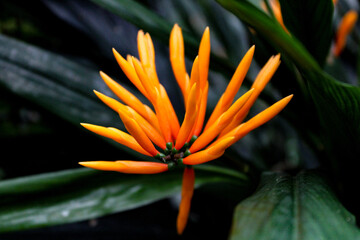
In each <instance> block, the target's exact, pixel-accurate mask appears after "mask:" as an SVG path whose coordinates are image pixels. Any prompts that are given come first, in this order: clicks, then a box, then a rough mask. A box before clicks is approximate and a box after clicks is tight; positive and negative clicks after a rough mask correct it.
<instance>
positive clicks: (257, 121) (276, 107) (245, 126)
mask: <svg viewBox="0 0 360 240" xmlns="http://www.w3.org/2000/svg"><path fill="white" fill-rule="evenodd" d="M292 97H293V95H292V94H291V95H289V96H287V97H285V98H283V99H281V100H279V101H278V102H276V103H274V104H273V105H271V106H270V107H268V108H267V109H265V110H264V111H262V112H260V113H258V114H257V115H256V116H254V117H253V118H251V119H250V120H248V121H247V122H245V123H242V124H241V125H239V126H237V127H236V128H234V129H233V130H231V131H230V132H228V133H226V134H225V135H224V136H222V137H219V139H217V140H216V141H215V142H213V143H212V144H210V146H209V147H211V146H213V145H214V144H217V143H218V142H219V141H221V140H222V139H225V138H228V137H234V140H233V143H235V142H236V141H238V140H239V139H241V138H243V137H244V136H246V135H247V134H248V133H249V132H251V131H252V130H254V129H255V128H258V127H260V126H261V125H263V124H264V123H266V122H268V121H270V120H271V119H272V118H274V117H275V116H276V115H277V114H279V112H280V111H281V110H283V109H284V108H285V106H286V105H287V104H288V103H289V102H290V100H291V99H292ZM233 143H232V144H233Z"/></svg>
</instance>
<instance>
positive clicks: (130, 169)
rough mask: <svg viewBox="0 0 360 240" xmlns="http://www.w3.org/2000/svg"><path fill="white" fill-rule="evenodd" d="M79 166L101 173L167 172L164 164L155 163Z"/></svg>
mask: <svg viewBox="0 0 360 240" xmlns="http://www.w3.org/2000/svg"><path fill="white" fill-rule="evenodd" d="M79 164H80V165H82V166H84V167H88V168H93V169H97V170H103V171H116V172H121V173H131V174H156V173H161V172H165V171H167V170H168V165H167V164H165V163H156V162H140V161H128V160H121V161H115V162H111V161H93V162H79Z"/></svg>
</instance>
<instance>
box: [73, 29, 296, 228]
mask: <svg viewBox="0 0 360 240" xmlns="http://www.w3.org/2000/svg"><path fill="white" fill-rule="evenodd" d="M137 40H138V51H139V59H137V58H135V57H132V56H126V58H124V57H122V56H121V55H120V54H119V53H118V52H117V51H116V50H115V49H113V53H114V56H115V58H116V60H117V62H118V64H119V66H120V68H121V69H122V70H123V72H124V74H125V75H126V76H127V77H128V78H129V80H130V81H131V82H132V83H133V85H134V86H135V87H136V89H137V90H138V91H139V92H140V93H141V94H143V95H144V97H145V98H146V99H147V100H149V102H150V104H151V105H152V106H149V105H146V104H144V103H142V102H141V101H140V100H139V98H137V97H136V96H135V95H136V94H134V93H132V92H131V91H129V90H128V89H126V88H125V87H124V86H122V85H120V84H119V83H117V82H116V81H115V80H113V79H112V78H110V77H109V76H108V75H106V74H105V73H103V72H100V75H101V78H102V79H103V80H104V82H105V83H106V85H107V86H108V87H109V88H110V89H111V90H112V91H113V92H114V95H115V96H117V97H118V98H119V99H118V100H116V99H114V98H112V97H109V96H106V95H104V94H102V93H100V92H98V91H94V92H95V94H96V95H97V97H98V98H99V99H100V100H101V101H102V102H104V103H105V104H106V105H108V106H109V107H110V108H111V109H113V110H114V111H115V112H117V113H118V114H119V116H120V118H121V120H122V122H123V124H124V126H125V128H126V130H127V131H128V133H126V132H124V131H122V130H119V129H116V128H113V127H103V126H97V125H93V124H88V123H82V124H81V125H82V126H83V127H85V128H86V129H88V130H90V131H92V132H94V133H96V134H99V135H101V136H103V137H106V138H110V139H112V140H114V141H116V142H118V143H120V144H122V145H125V146H127V147H128V148H131V149H132V150H134V151H136V152H139V153H141V154H143V155H146V156H148V157H153V161H132V160H119V161H92V162H80V163H79V164H81V165H82V166H85V167H89V168H93V169H98V170H104V171H117V172H121V173H128V174H155V173H161V172H165V171H168V170H171V169H173V168H176V167H185V169H184V174H183V185H182V194H181V196H182V198H181V203H180V208H179V215H178V219H177V224H176V225H177V232H178V234H182V233H183V231H184V229H185V227H186V224H187V219H188V215H189V212H190V205H191V198H192V195H193V191H194V183H195V172H194V169H193V168H192V167H191V165H196V164H201V163H205V162H208V161H211V160H214V159H217V158H220V157H221V156H222V155H223V154H224V152H225V150H226V149H227V148H228V147H230V146H231V145H232V144H234V143H235V142H236V141H238V140H239V139H241V138H242V137H244V136H245V135H246V134H248V133H249V132H250V131H252V130H254V129H255V128H257V127H259V126H261V125H262V124H264V123H266V122H267V121H269V120H270V119H272V118H273V117H275V116H276V115H277V114H278V113H279V112H280V111H281V110H282V109H283V108H284V107H285V106H286V105H287V104H288V103H289V101H290V100H291V98H292V95H290V96H288V97H286V98H283V99H282V100H280V101H278V102H277V103H275V104H273V105H272V106H270V107H269V108H267V109H265V110H264V111H262V112H261V113H259V114H257V115H256V116H254V117H253V118H251V119H250V120H248V121H246V122H243V121H244V119H245V118H246V116H247V114H248V112H249V110H250V108H251V107H252V105H253V104H254V103H255V101H256V99H257V98H258V96H259V94H260V93H261V92H262V90H263V89H264V88H265V86H266V84H267V83H268V82H269V81H270V79H271V78H272V76H273V75H274V73H275V71H276V70H277V68H278V67H279V65H280V55H279V54H278V55H276V56H272V57H270V59H269V61H268V62H267V63H266V64H265V66H264V67H263V68H262V69H261V71H260V72H259V74H258V76H257V77H256V79H255V81H254V83H253V85H252V87H251V89H250V90H249V91H248V92H246V93H245V94H244V95H243V96H241V97H239V98H238V99H235V97H236V95H237V93H238V91H239V89H240V87H241V84H242V82H243V80H244V78H245V76H246V73H247V71H248V69H249V67H250V64H251V61H252V58H253V55H254V51H255V46H252V47H251V48H250V49H249V50H248V52H247V53H246V54H245V55H244V57H243V59H242V60H241V61H240V63H239V65H238V67H237V68H236V71H235V73H234V75H233V76H232V78H231V80H230V82H229V85H228V87H227V88H226V90H225V92H224V93H223V94H222V95H221V97H220V99H219V101H218V103H217V105H216V107H215V108H214V110H213V112H212V114H211V115H210V118H209V119H208V121H207V123H205V113H206V108H207V97H208V92H209V82H208V75H209V61H210V30H209V28H206V29H205V31H204V34H203V37H202V39H201V42H200V46H199V52H198V56H197V57H196V58H195V60H194V63H193V66H192V69H191V73H190V75H189V74H188V72H187V71H186V67H185V55H184V40H183V35H182V30H181V28H180V27H179V26H178V25H177V24H175V25H174V28H173V30H172V31H171V34H170V41H169V45H170V49H169V53H170V61H171V66H172V69H173V72H174V76H175V79H176V81H177V83H178V85H179V87H180V90H181V93H182V96H183V101H184V105H185V115H184V119H183V121H182V122H181V121H179V120H178V117H177V115H176V112H175V110H174V108H173V105H172V103H171V101H170V99H169V96H168V94H167V92H166V89H165V88H164V87H163V85H162V84H161V82H160V81H159V78H158V75H157V73H156V67H155V50H154V46H153V42H152V40H151V37H150V35H149V34H148V33H144V32H143V31H142V30H140V31H139V33H138V37H137ZM203 126H205V127H203Z"/></svg>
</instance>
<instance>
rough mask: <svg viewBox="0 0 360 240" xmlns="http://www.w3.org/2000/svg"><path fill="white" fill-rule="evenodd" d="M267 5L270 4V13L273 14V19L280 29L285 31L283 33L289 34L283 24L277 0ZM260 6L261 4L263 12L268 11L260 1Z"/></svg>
mask: <svg viewBox="0 0 360 240" xmlns="http://www.w3.org/2000/svg"><path fill="white" fill-rule="evenodd" d="M269 3H270V8H271V11H272V12H273V14H274V17H275V19H276V20H277V21H278V23H279V24H280V25H281V27H282V28H283V29H284V30H285V32H287V33H289V30H288V29H287V28H286V27H285V24H284V20H283V17H282V13H281V7H280V2H279V0H270V1H269ZM260 4H261V7H262V8H263V9H264V10H265V11H268V8H267V7H266V4H265V2H263V1H262V2H261V3H260Z"/></svg>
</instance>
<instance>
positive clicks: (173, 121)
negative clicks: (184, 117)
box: [160, 84, 180, 139]
mask: <svg viewBox="0 0 360 240" xmlns="http://www.w3.org/2000/svg"><path fill="white" fill-rule="evenodd" d="M160 95H161V99H162V104H163V107H164V108H165V111H166V112H167V116H168V122H169V125H170V130H171V135H172V137H173V139H176V138H177V135H178V133H179V130H180V123H179V120H178V118H177V115H176V112H175V110H174V107H173V105H172V104H171V101H170V99H169V96H168V95H167V92H166V90H165V88H164V86H163V85H161V84H160Z"/></svg>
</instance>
